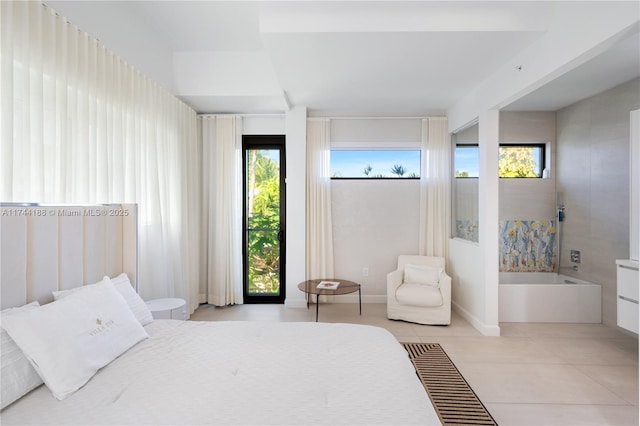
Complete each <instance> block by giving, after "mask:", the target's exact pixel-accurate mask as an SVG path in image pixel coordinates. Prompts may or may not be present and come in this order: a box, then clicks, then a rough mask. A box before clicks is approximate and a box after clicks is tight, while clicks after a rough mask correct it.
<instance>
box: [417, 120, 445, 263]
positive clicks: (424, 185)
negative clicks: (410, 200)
mask: <svg viewBox="0 0 640 426" xmlns="http://www.w3.org/2000/svg"><path fill="white" fill-rule="evenodd" d="M450 145H451V143H450V136H449V132H448V124H447V118H446V117H429V118H426V119H423V120H422V149H421V151H422V155H421V158H422V160H421V162H422V165H421V171H420V247H419V250H420V251H419V252H420V254H422V255H426V256H441V257H446V256H447V243H448V241H449V227H450V225H449V224H450V222H451V218H450V211H451V206H450V188H451V146H450Z"/></svg>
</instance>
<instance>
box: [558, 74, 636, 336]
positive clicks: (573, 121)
mask: <svg viewBox="0 0 640 426" xmlns="http://www.w3.org/2000/svg"><path fill="white" fill-rule="evenodd" d="M639 107H640V79H635V80H632V81H630V82H627V83H625V84H622V85H620V86H618V87H615V88H613V89H611V90H608V91H606V92H603V93H601V94H599V95H596V96H593V97H591V98H588V99H585V100H583V101H580V102H577V103H575V104H573V105H571V106H568V107H566V108H563V109H561V110H560V111H558V122H557V126H558V148H557V182H558V191H561V192H562V193H563V197H564V203H565V205H566V213H565V221H564V222H562V227H561V230H560V231H561V232H560V247H561V253H560V258H561V266H570V265H572V264H571V263H570V261H569V250H571V249H575V250H580V252H581V255H582V262H581V263H580V265H579V271H578V272H574V271H573V270H571V269H567V270H563V273H566V274H567V275H571V276H575V277H576V278H579V279H583V280H587V281H592V282H595V283H598V284H601V285H602V298H603V301H602V303H603V306H602V318H603V322H604V323H605V324H608V325H615V324H616V309H617V308H616V265H615V260H616V259H627V258H629V223H630V218H629V200H630V197H629V170H630V169H629V127H630V118H629V117H630V114H629V113H630V111H631V110H634V109H637V108H639Z"/></svg>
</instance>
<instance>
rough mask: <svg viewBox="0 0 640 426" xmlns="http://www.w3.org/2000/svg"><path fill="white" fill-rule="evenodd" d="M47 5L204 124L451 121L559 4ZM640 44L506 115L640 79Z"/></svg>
mask: <svg viewBox="0 0 640 426" xmlns="http://www.w3.org/2000/svg"><path fill="white" fill-rule="evenodd" d="M45 3H46V4H48V5H49V6H51V7H52V8H53V9H55V10H56V11H57V12H58V13H59V14H61V15H63V16H66V17H67V19H68V20H69V21H70V22H72V23H73V24H75V25H77V26H78V27H79V28H80V29H82V30H84V31H86V32H88V33H89V34H91V35H93V36H94V37H96V38H98V39H99V40H100V41H101V42H102V43H103V44H105V45H106V46H107V47H108V48H110V49H111V50H113V51H114V52H115V53H116V54H118V55H119V56H120V57H122V58H123V59H124V60H126V61H127V62H129V63H131V64H132V65H133V66H135V67H136V68H138V69H139V70H140V71H141V72H142V73H144V74H145V75H148V76H149V77H151V78H152V79H154V80H155V81H157V82H158V83H159V84H161V85H162V86H164V87H165V88H166V89H167V90H169V91H170V92H172V93H174V94H175V95H176V96H178V97H179V98H181V99H183V100H184V101H185V102H186V103H188V104H190V105H191V106H192V107H193V108H194V109H195V110H196V111H198V112H200V113H214V112H215V113H274V112H276V113H277V112H283V111H286V110H287V109H288V108H289V107H290V106H292V105H304V106H306V107H307V108H308V110H309V114H310V115H330V116H341V115H360V116H362V115H368V116H425V115H436V114H444V113H445V112H446V110H447V109H448V108H449V107H451V106H452V105H454V104H455V103H456V102H457V101H459V100H460V99H461V98H462V97H463V96H464V95H465V94H466V93H468V92H469V91H470V90H471V89H473V88H474V87H476V86H478V85H479V84H481V83H482V82H483V81H484V80H486V79H487V78H489V77H490V76H491V74H492V73H493V72H495V70H496V69H498V68H499V67H500V66H502V65H504V64H506V63H508V62H509V60H510V59H511V58H513V57H514V56H515V55H516V54H517V53H518V52H519V51H521V50H522V49H525V48H526V47H527V46H529V45H530V44H531V43H534V42H535V41H536V40H537V39H538V38H539V37H541V36H542V35H544V34H545V32H546V31H547V30H548V28H549V26H550V25H551V22H552V19H553V2H527V1H518V2H487V1H446V2H445V1H439V2H438V1H406V2H405V1H342V2H334V1H325V2H322V1H281V2H276V1H57V0H56V1H54V0H45ZM639 40H640V36H639V35H638V33H637V32H636V33H635V34H632V35H631V36H629V37H627V38H626V39H624V40H622V41H621V42H620V43H618V44H616V45H615V46H614V47H613V48H612V49H609V50H607V51H606V52H604V53H603V54H602V55H600V56H598V57H596V58H594V59H592V60H590V61H588V62H586V63H584V64H583V65H582V66H580V67H578V68H576V69H574V70H572V71H570V72H568V73H566V74H564V75H562V76H560V77H559V78H557V79H556V80H554V81H552V82H550V83H549V84H547V85H546V86H543V87H541V88H540V89H538V90H537V91H535V92H533V93H531V94H529V95H528V96H526V97H524V98H521V99H519V100H517V101H515V102H514V103H512V104H511V105H509V106H508V107H507V109H511V110H556V109H558V108H561V107H563V106H566V105H568V104H570V103H573V102H575V101H577V100H579V99H583V98H585V97H588V96H591V95H593V94H595V93H598V92H600V91H602V90H606V89H608V88H611V87H613V86H615V85H617V84H620V83H622V82H624V81H628V80H630V79H632V78H634V77H637V76H639V75H640V42H639Z"/></svg>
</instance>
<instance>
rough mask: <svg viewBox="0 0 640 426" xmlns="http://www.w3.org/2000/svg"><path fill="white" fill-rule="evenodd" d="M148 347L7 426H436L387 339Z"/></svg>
mask: <svg viewBox="0 0 640 426" xmlns="http://www.w3.org/2000/svg"><path fill="white" fill-rule="evenodd" d="M145 329H146V330H147V332H148V334H149V335H150V338H149V339H146V340H144V341H142V342H140V343H138V344H137V345H136V346H134V347H133V348H131V349H130V350H129V351H127V352H126V353H125V354H123V355H122V356H121V357H119V358H118V359H116V360H115V361H113V362H112V363H111V364H109V365H108V366H107V367H105V368H103V369H102V370H100V371H99V372H98V373H97V374H96V375H95V376H94V377H93V378H92V379H91V380H90V381H89V382H88V383H87V384H86V385H85V386H84V387H83V388H82V389H80V390H79V391H78V392H76V393H75V394H73V395H71V396H70V397H68V398H67V399H66V400H64V401H57V400H56V399H55V398H54V397H53V396H52V395H51V392H50V391H49V390H48V389H47V388H46V387H45V386H41V387H39V388H38V389H36V390H34V391H33V392H31V393H30V394H28V395H26V396H25V397H23V398H22V399H20V400H18V401H17V402H15V403H14V404H12V405H10V406H9V407H7V408H6V409H5V410H3V411H2V413H0V421H1V423H2V424H3V425H10V424H32V425H33V424H65V425H70V424H82V425H88V424H136V425H138V424H153V425H160V424H189V425H191V424H193V425H195V424H223V425H230V424H254V425H262V424H273V425H285V424H289V425H291V424H295V425H308V424H327V425H337V424H350V425H352V424H385V425H404V424H407V425H408V424H421V425H426V424H440V422H439V420H438V417H437V415H436V413H435V411H434V409H433V407H432V405H431V403H430V401H429V397H428V396H427V394H426V392H425V390H424V388H423V387H422V384H421V383H420V381H419V380H418V378H417V377H416V374H415V371H414V369H413V366H412V365H411V363H410V361H409V360H408V357H407V354H406V352H405V351H404V349H403V348H402V346H401V345H399V344H398V343H397V341H396V339H395V338H394V337H393V336H392V335H391V334H390V333H389V332H388V331H386V330H385V329H382V328H378V327H371V326H362V325H352V324H328V323H255V322H195V321H171V320H156V321H154V322H152V323H151V324H149V325H147V326H146V327H145Z"/></svg>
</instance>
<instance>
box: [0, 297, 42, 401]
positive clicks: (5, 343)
mask: <svg viewBox="0 0 640 426" xmlns="http://www.w3.org/2000/svg"><path fill="white" fill-rule="evenodd" d="M39 306H40V304H39V303H38V302H31V303H29V304H28V305H24V306H20V307H18V308H11V309H5V310H4V311H2V312H0V318H1V319H0V321H1V320H2V319H4V318H7V317H8V316H10V315H14V314H16V313H17V312H22V311H28V310H31V309H37V308H38V307H39ZM0 364H1V367H2V372H1V373H0V383H1V384H2V393H1V394H0V403H1V405H2V407H1V408H4V407H6V406H7V405H9V404H11V403H12V402H14V401H16V400H17V399H19V398H20V397H21V396H23V395H25V394H27V393H28V392H30V391H32V390H33V389H35V388H37V387H38V386H40V385H41V384H42V379H41V378H40V376H38V373H37V372H36V370H34V369H33V367H32V366H31V364H30V363H29V360H28V359H27V357H26V356H25V355H24V353H23V352H22V350H21V349H20V348H19V347H18V345H16V342H14V341H13V339H12V338H11V337H9V334H7V332H6V331H5V330H4V328H3V329H2V330H0Z"/></svg>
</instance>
